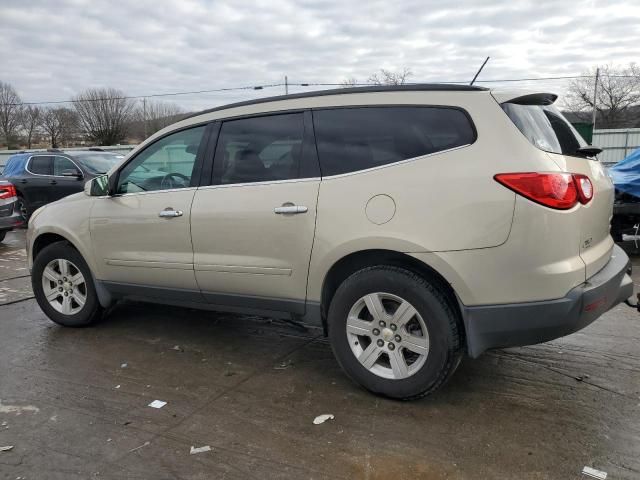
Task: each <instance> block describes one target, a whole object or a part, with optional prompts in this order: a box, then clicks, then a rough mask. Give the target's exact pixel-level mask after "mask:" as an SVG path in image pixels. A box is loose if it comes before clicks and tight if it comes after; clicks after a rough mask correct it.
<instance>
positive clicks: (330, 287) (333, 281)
mask: <svg viewBox="0 0 640 480" xmlns="http://www.w3.org/2000/svg"><path fill="white" fill-rule="evenodd" d="M377 265H381V266H382V265H385V266H394V267H399V268H404V269H405V270H408V271H410V272H412V273H415V274H416V275H420V276H421V277H423V278H425V279H426V280H428V281H430V282H432V283H433V284H434V285H436V286H437V287H438V288H439V289H440V290H441V291H442V293H443V294H444V295H445V298H446V299H447V301H448V302H449V306H450V307H451V309H452V310H453V311H454V312H455V313H456V315H457V317H458V322H459V327H460V328H459V331H460V332H461V333H462V334H463V335H464V331H465V329H464V322H463V320H462V311H461V309H460V302H459V300H458V297H457V295H456V292H455V290H454V288H453V287H452V286H451V284H450V283H449V282H448V281H447V280H446V279H445V277H444V276H442V275H441V274H440V273H439V272H438V271H436V270H435V269H434V268H432V267H431V266H430V265H427V264H426V263H424V262H422V261H420V260H418V259H417V258H415V257H412V256H411V255H408V254H406V253H402V252H397V251H394V250H385V249H368V250H360V251H356V252H352V253H349V254H348V255H345V256H344V257H342V258H340V259H339V260H338V261H336V262H335V263H334V264H333V265H332V266H331V268H330V269H329V270H328V272H327V274H326V275H325V277H324V280H323V282H322V290H321V299H320V309H321V317H322V327H323V329H324V332H325V335H326V333H327V312H328V311H329V306H330V305H331V301H332V299H333V296H334V295H335V292H336V290H337V289H338V287H339V286H340V284H341V283H342V282H343V281H344V280H346V279H347V278H348V277H349V276H350V275H352V274H354V273H355V272H357V271H359V270H362V269H363V268H367V267H372V266H377ZM462 341H463V342H464V341H465V339H464V338H463V339H462Z"/></svg>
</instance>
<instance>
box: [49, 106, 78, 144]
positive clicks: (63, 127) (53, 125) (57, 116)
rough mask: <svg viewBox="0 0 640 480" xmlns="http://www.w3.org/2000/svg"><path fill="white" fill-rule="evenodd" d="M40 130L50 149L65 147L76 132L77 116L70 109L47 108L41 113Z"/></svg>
mask: <svg viewBox="0 0 640 480" xmlns="http://www.w3.org/2000/svg"><path fill="white" fill-rule="evenodd" d="M41 125H42V129H43V130H44V132H45V134H46V135H47V137H48V138H49V141H50V143H51V147H52V148H58V147H60V146H62V145H67V144H69V143H70V142H71V141H72V140H73V136H74V134H75V133H76V132H77V130H78V116H77V114H76V112H75V111H73V110H71V109H70V108H64V107H58V108H48V109H46V110H44V112H43V113H42V123H41Z"/></svg>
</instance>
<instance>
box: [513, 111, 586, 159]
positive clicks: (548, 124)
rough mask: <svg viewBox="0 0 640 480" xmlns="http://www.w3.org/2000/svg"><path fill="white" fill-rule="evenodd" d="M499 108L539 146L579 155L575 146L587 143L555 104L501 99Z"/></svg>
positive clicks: (552, 151)
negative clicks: (523, 103) (525, 102)
mask: <svg viewBox="0 0 640 480" xmlns="http://www.w3.org/2000/svg"><path fill="white" fill-rule="evenodd" d="M502 109H503V110H504V111H505V113H506V114H507V115H508V116H509V118H510V119H511V121H512V122H513V123H514V124H515V125H516V127H518V130H520V131H521V132H522V134H523V135H524V136H525V137H527V139H528V140H529V141H530V142H531V143H532V144H533V145H534V146H536V147H538V148H539V149H540V150H544V151H545V152H550V153H560V154H563V155H578V154H577V150H578V149H579V148H580V147H585V146H587V143H586V142H585V141H584V139H583V138H582V137H581V136H580V134H579V133H578V132H577V131H576V130H575V128H573V126H572V125H571V124H570V123H569V122H568V121H567V120H566V119H565V118H564V116H563V115H562V113H560V110H558V109H557V108H556V106H555V105H520V104H516V103H503V104H502ZM578 156H581V155H578Z"/></svg>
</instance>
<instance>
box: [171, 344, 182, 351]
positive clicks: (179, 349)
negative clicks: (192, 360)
mask: <svg viewBox="0 0 640 480" xmlns="http://www.w3.org/2000/svg"><path fill="white" fill-rule="evenodd" d="M171 350H175V351H177V352H184V349H183V348H180V345H175V346H174V347H173V348H172V349H171Z"/></svg>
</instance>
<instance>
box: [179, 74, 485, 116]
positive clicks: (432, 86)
mask: <svg viewBox="0 0 640 480" xmlns="http://www.w3.org/2000/svg"><path fill="white" fill-rule="evenodd" d="M487 90H488V88H485V87H478V86H472V85H456V84H451V83H417V84H410V85H375V86H369V87H346V88H332V89H329V90H315V91H313V92H304V93H294V94H291V95H277V96H273V97H264V98H257V99H254V100H247V101H244V102H237V103H231V104H228V105H221V106H219V107H214V108H209V109H207V110H202V111H200V112H196V113H193V114H192V115H188V116H186V117H185V118H184V119H183V120H187V119H190V118H193V117H198V116H200V115H205V114H207V113H212V112H219V111H222V110H229V109H232V108H237V107H246V106H249V105H258V104H261V103H271V102H278V101H281V100H296V99H301V98H315V97H325V96H328V95H345V94H352V93H372V92H478V91H479V92H483V91H487Z"/></svg>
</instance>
